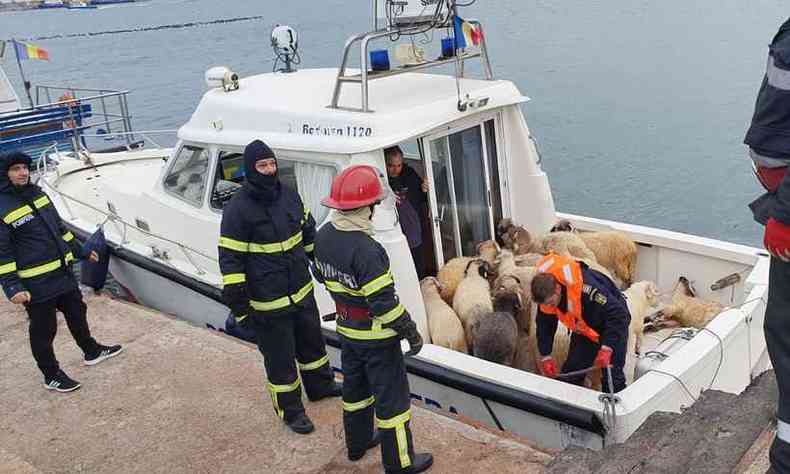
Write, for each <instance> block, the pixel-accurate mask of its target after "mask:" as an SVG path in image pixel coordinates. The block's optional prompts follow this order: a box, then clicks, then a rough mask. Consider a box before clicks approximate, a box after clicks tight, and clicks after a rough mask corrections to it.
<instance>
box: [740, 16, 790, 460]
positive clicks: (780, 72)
mask: <svg viewBox="0 0 790 474" xmlns="http://www.w3.org/2000/svg"><path fill="white" fill-rule="evenodd" d="M744 143H745V144H746V145H748V146H749V157H750V158H751V159H752V161H753V163H754V172H755V175H756V176H757V179H758V180H759V181H760V183H761V184H762V185H763V187H764V188H765V190H766V193H765V194H763V195H762V196H760V197H759V198H758V199H757V200H756V201H754V202H752V203H751V204H750V205H749V207H750V208H751V210H752V212H753V213H754V219H755V220H756V221H757V222H759V223H760V224H762V225H764V226H765V236H764V245H765V248H766V249H767V250H768V252H769V253H770V254H771V263H770V269H769V276H768V302H767V304H766V307H765V324H764V329H765V342H766V345H767V346H768V355H769V356H770V358H771V364H773V367H774V369H775V373H776V384H777V385H778V387H779V400H778V407H777V410H776V418H777V420H776V422H777V430H776V437H775V438H774V441H773V444H771V451H770V454H769V458H770V462H771V469H770V472H777V473H778V472H790V175H788V173H787V167H788V164H790V19H788V20H786V21H785V22H784V23H783V24H782V25H781V26H780V27H779V31H778V32H777V33H776V34H775V35H774V38H773V40H772V41H771V44H770V46H769V47H768V63H767V69H766V72H765V75H764V76H763V81H762V84H761V86H760V90H759V92H758V94H757V101H756V103H755V106H754V115H753V116H752V122H751V125H750V127H749V131H748V132H747V133H746V137H745V139H744Z"/></svg>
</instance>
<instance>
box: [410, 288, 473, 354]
mask: <svg viewBox="0 0 790 474" xmlns="http://www.w3.org/2000/svg"><path fill="white" fill-rule="evenodd" d="M439 289H440V284H439V281H438V280H437V279H436V278H434V277H427V278H424V279H423V280H422V282H420V290H422V298H423V301H424V302H425V312H426V314H427V317H428V329H429V330H430V333H431V341H432V342H433V343H434V344H436V345H437V346H442V347H446V348H447V349H451V350H454V351H458V352H463V353H467V352H468V350H467V346H466V335H465V334H464V328H463V326H462V325H461V320H460V319H458V315H457V314H455V311H453V308H451V307H450V306H449V305H448V304H447V303H445V301H444V300H443V299H442V296H441V294H440V291H439Z"/></svg>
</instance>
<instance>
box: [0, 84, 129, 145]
mask: <svg viewBox="0 0 790 474" xmlns="http://www.w3.org/2000/svg"><path fill="white" fill-rule="evenodd" d="M127 96H128V91H122V90H109V89H88V88H78V87H63V86H51V85H37V86H36V87H35V105H33V106H32V107H29V108H26V109H20V110H17V111H15V112H9V113H6V114H3V115H2V116H0V151H12V150H20V151H24V152H27V153H29V154H31V155H32V156H39V155H41V152H42V150H43V149H46V148H49V147H50V146H51V145H52V144H54V143H57V144H58V145H59V148H60V149H61V151H65V150H66V149H71V150H72V151H81V150H87V151H101V150H98V148H101V146H102V145H101V144H102V143H103V142H101V141H99V140H92V141H90V142H89V140H88V138H89V137H90V136H91V135H102V136H103V137H104V138H105V139H106V138H110V137H112V138H113V139H115V138H116V137H117V138H119V139H123V140H124V142H125V143H124V144H125V146H127V147H133V146H134V145H135V144H137V138H136V136H135V134H134V131H133V129H132V117H131V114H130V113H129V105H128V99H127Z"/></svg>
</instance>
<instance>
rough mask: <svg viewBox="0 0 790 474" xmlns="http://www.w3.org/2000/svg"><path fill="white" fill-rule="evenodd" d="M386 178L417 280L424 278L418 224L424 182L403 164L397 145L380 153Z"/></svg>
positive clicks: (422, 210) (425, 196)
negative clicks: (384, 164) (382, 156)
mask: <svg viewBox="0 0 790 474" xmlns="http://www.w3.org/2000/svg"><path fill="white" fill-rule="evenodd" d="M384 159H385V161H386V164H387V178H388V181H389V185H390V188H391V189H392V191H393V192H394V193H395V196H396V206H397V209H398V216H399V219H400V225H401V229H402V230H403V233H404V234H405V235H406V240H407V241H408V242H409V249H410V250H411V256H412V259H413V260H414V268H415V269H416V270H417V277H418V278H419V279H422V278H423V277H425V276H426V275H425V260H424V259H425V257H424V256H423V247H422V245H423V241H422V240H423V239H422V221H423V220H424V219H425V216H427V214H428V181H427V180H426V179H424V178H420V175H418V174H417V172H416V171H414V168H412V167H411V166H409V165H407V164H405V163H403V151H402V150H401V149H400V147H399V146H393V147H390V148H387V149H385V150H384Z"/></svg>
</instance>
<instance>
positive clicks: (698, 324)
mask: <svg viewBox="0 0 790 474" xmlns="http://www.w3.org/2000/svg"><path fill="white" fill-rule="evenodd" d="M724 309H725V306H724V305H722V304H721V303H718V302H716V301H706V300H703V299H701V298H697V297H695V296H694V291H693V290H692V288H691V283H690V282H689V281H688V279H687V278H686V277H683V276H681V277H680V278H679V279H678V284H677V285H676V286H675V292H674V293H673V294H672V303H671V304H670V305H669V306H667V307H666V308H664V309H662V310H661V311H659V312H658V313H657V314H656V315H655V316H654V317H653V318H651V319H650V320H649V321H647V322H648V324H646V329H651V330H657V329H663V328H670V327H677V326H682V327H693V328H697V329H702V328H704V327H705V326H707V325H708V323H709V322H711V321H713V319H714V318H715V317H716V316H718V315H719V314H721V312H722V311H724Z"/></svg>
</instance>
